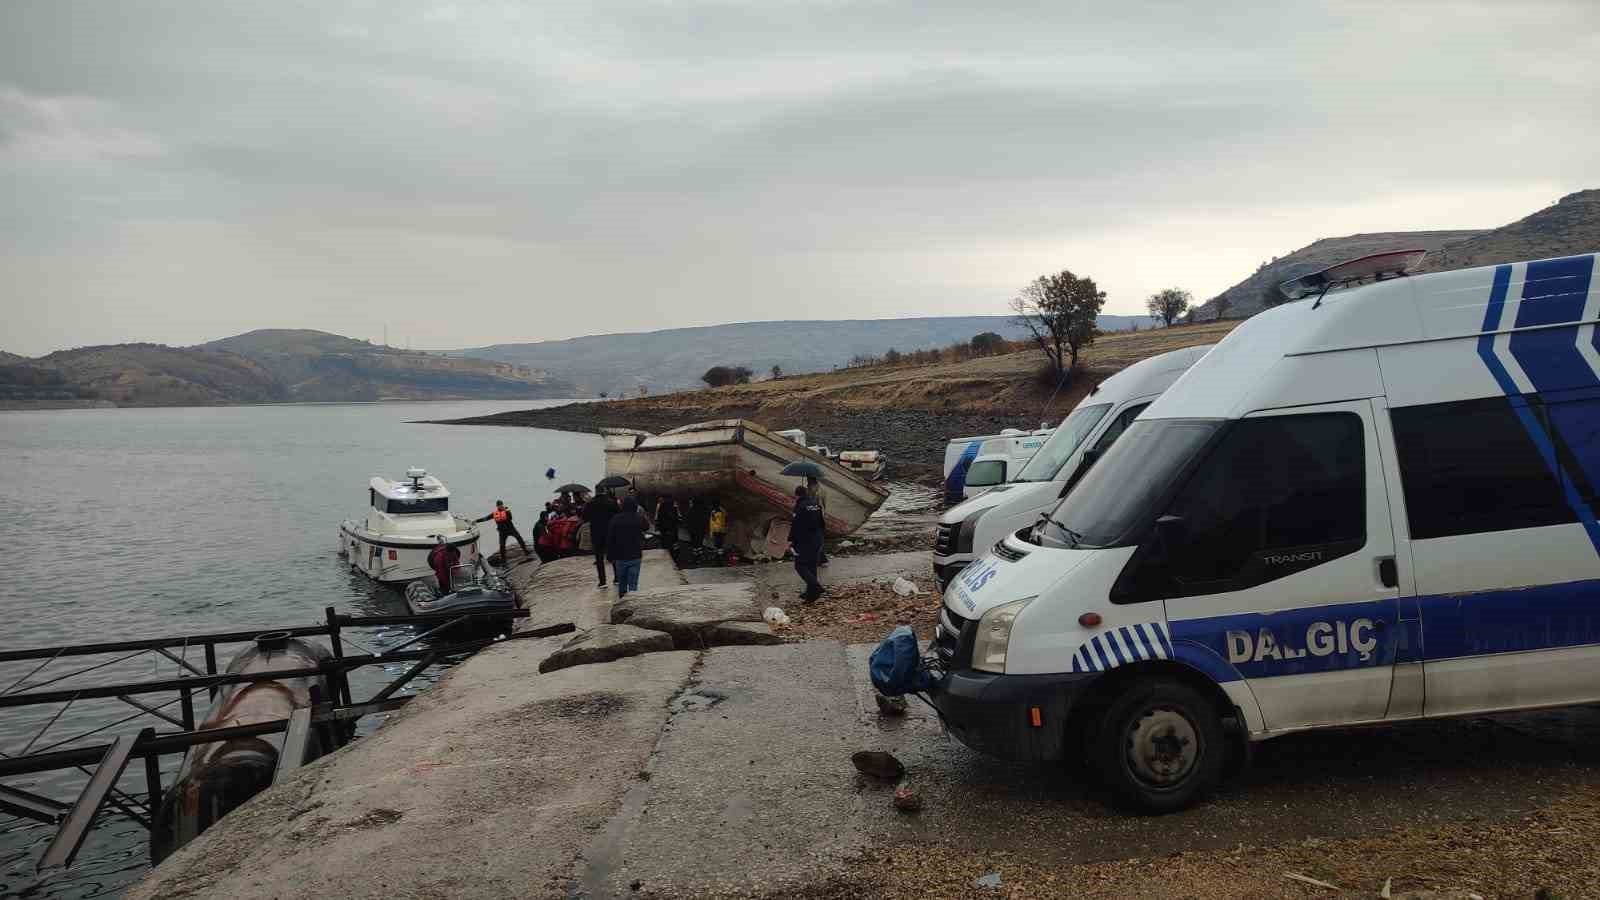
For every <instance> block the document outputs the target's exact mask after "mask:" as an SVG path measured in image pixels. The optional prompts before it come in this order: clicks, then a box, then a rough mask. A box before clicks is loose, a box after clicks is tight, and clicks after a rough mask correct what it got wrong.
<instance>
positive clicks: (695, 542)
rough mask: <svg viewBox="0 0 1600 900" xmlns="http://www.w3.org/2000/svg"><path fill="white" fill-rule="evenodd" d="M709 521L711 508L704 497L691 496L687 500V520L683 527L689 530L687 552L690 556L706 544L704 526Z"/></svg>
mask: <svg viewBox="0 0 1600 900" xmlns="http://www.w3.org/2000/svg"><path fill="white" fill-rule="evenodd" d="M710 523H711V510H710V508H709V507H707V506H706V501H705V498H703V497H699V496H696V497H693V498H691V499H690V500H689V515H688V521H686V522H684V523H683V524H684V527H685V528H686V529H687V530H688V532H689V553H690V556H691V558H693V557H694V556H695V555H697V554H699V553H700V551H701V550H703V549H704V548H705V545H706V528H707V527H708V526H709V525H710Z"/></svg>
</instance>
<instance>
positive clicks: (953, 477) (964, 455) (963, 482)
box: [944, 441, 983, 503]
mask: <svg viewBox="0 0 1600 900" xmlns="http://www.w3.org/2000/svg"><path fill="white" fill-rule="evenodd" d="M982 448H983V441H971V442H969V443H968V444H967V447H966V449H965V450H962V451H961V456H960V458H958V459H957V460H956V464H955V465H954V466H952V467H951V468H950V475H949V477H947V478H945V480H944V499H945V502H946V503H960V502H961V501H962V500H964V499H966V498H965V497H963V496H962V494H963V493H964V492H965V491H966V489H967V470H968V469H970V468H972V461H973V460H975V459H977V458H978V451H979V450H980V449H982Z"/></svg>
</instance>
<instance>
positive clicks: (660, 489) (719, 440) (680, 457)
mask: <svg viewBox="0 0 1600 900" xmlns="http://www.w3.org/2000/svg"><path fill="white" fill-rule="evenodd" d="M602 434H603V435H604V437H605V441H606V445H605V458H606V475H608V476H609V475H620V476H622V477H623V478H626V479H628V480H629V482H631V483H632V485H633V488H634V490H636V491H637V492H638V493H639V494H640V496H642V497H645V498H647V499H651V498H655V497H661V496H667V495H670V496H675V497H679V498H688V497H694V496H700V497H715V498H716V499H718V500H720V501H721V503H722V506H723V509H724V510H726V511H727V514H728V536H727V540H728V543H729V544H730V545H731V546H732V547H734V548H736V549H739V550H740V551H741V552H748V553H750V554H751V555H753V556H756V557H762V556H775V555H778V554H781V553H782V551H783V539H784V536H785V535H787V533H788V531H787V529H788V519H789V517H790V515H792V514H793V512H794V500H795V498H794V489H795V487H796V485H799V484H801V483H802V479H798V478H794V477H791V476H787V475H782V474H780V472H781V471H782V470H783V467H784V466H787V465H788V464H790V463H794V462H802V461H804V462H810V463H813V464H815V465H816V466H817V467H818V468H820V469H821V470H822V472H823V476H822V481H821V499H822V506H823V519H824V525H825V527H826V529H827V534H828V536H829V537H839V536H841V535H846V534H850V533H851V532H853V531H855V530H856V529H857V528H860V527H861V525H862V524H863V523H864V522H866V520H867V517H868V516H871V515H872V513H873V512H874V511H876V510H877V509H878V507H880V506H882V505H883V502H884V501H885V500H887V499H888V497H889V491H888V489H887V488H885V487H883V486H881V485H878V484H874V483H873V482H871V481H869V480H867V479H866V478H863V477H862V476H860V475H858V474H856V473H854V472H851V471H849V470H848V469H845V468H844V467H842V466H840V465H839V464H838V463H837V462H834V461H833V460H831V459H829V458H827V457H825V456H823V455H822V454H820V453H817V452H815V451H812V450H809V449H807V448H805V447H802V446H799V445H798V444H795V443H793V442H792V441H788V440H785V439H783V438H781V437H779V436H778V435H776V434H774V433H772V432H770V431H768V430H767V429H765V428H763V427H761V426H760V425H757V424H755V423H753V422H750V421H747V420H744V419H720V420H716V421H711V422H698V423H695V424H693V425H686V426H684V427H682V428H676V429H673V430H672V431H668V432H665V433H663V434H651V433H649V432H644V431H636V430H632V429H609V430H606V431H604V432H602Z"/></svg>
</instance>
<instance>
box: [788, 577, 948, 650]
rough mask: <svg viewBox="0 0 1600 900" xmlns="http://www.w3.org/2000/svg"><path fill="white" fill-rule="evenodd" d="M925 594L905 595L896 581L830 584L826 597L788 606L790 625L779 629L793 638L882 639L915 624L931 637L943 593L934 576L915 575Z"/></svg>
mask: <svg viewBox="0 0 1600 900" xmlns="http://www.w3.org/2000/svg"><path fill="white" fill-rule="evenodd" d="M912 581H913V582H914V583H915V584H916V585H917V587H918V588H920V589H921V593H918V594H913V595H911V596H910V597H901V596H900V595H898V594H896V593H895V592H894V588H893V586H892V582H888V581H877V582H864V583H856V584H842V585H837V586H830V587H829V588H828V589H827V593H826V594H824V595H823V597H822V599H821V600H818V601H817V602H815V603H811V604H801V603H798V602H797V603H791V604H789V605H788V606H786V607H784V612H785V613H787V614H788V616H789V624H788V625H784V626H781V627H780V628H779V629H778V633H779V634H781V635H783V637H784V638H786V639H788V640H791V641H808V640H830V641H840V642H842V643H846V644H866V643H874V644H875V643H877V642H878V641H881V640H883V636H884V635H886V634H888V633H889V631H890V630H892V629H893V628H894V626H896V625H910V626H911V627H912V629H913V630H915V631H916V633H917V637H919V638H921V639H923V640H932V638H933V626H934V625H935V624H936V623H937V622H938V620H939V604H940V602H941V601H940V595H939V592H938V589H937V588H935V587H934V585H933V579H932V578H927V579H912Z"/></svg>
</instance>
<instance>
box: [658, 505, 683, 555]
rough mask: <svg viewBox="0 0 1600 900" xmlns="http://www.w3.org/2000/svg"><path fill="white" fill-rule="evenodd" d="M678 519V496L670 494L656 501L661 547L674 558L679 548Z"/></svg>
mask: <svg viewBox="0 0 1600 900" xmlns="http://www.w3.org/2000/svg"><path fill="white" fill-rule="evenodd" d="M678 519H679V516H678V501H677V498H675V497H673V496H672V495H671V494H668V495H667V496H664V497H662V498H661V499H660V500H658V501H657V502H656V531H657V532H659V533H660V535H661V549H663V550H665V551H667V555H668V556H670V557H672V558H673V559H674V560H676V559H677V550H678Z"/></svg>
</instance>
